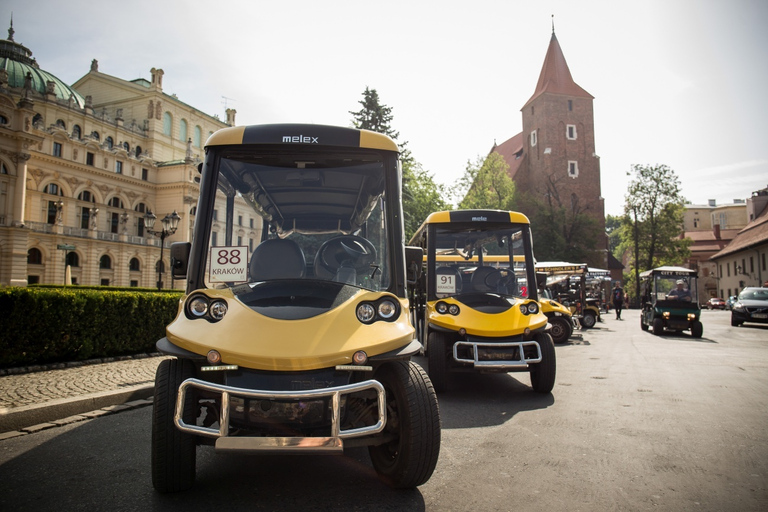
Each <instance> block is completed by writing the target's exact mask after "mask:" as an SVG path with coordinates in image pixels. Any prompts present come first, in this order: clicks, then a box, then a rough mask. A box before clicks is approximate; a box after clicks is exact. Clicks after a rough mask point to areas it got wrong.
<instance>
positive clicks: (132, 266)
mask: <svg viewBox="0 0 768 512" xmlns="http://www.w3.org/2000/svg"><path fill="white" fill-rule="evenodd" d="M128 270H130V271H131V272H139V271H141V262H140V261H139V258H131V261H130V262H129V263H128Z"/></svg>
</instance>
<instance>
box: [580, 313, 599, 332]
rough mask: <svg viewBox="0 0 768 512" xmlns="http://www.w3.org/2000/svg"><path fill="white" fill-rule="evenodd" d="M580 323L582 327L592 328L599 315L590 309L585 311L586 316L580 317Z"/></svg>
mask: <svg viewBox="0 0 768 512" xmlns="http://www.w3.org/2000/svg"><path fill="white" fill-rule="evenodd" d="M579 323H581V328H582V329H591V328H593V327H594V326H595V324H596V323H597V316H596V315H595V314H594V313H592V312H590V311H588V312H586V313H584V316H582V317H581V318H579Z"/></svg>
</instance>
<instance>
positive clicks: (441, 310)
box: [435, 302, 448, 315]
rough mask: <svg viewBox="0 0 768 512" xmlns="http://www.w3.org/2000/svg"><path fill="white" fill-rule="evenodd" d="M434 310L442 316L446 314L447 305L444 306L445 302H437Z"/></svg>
mask: <svg viewBox="0 0 768 512" xmlns="http://www.w3.org/2000/svg"><path fill="white" fill-rule="evenodd" d="M435 309H436V310H437V312H438V313H440V314H441V315H444V314H446V313H447V312H448V304H446V303H445V302H438V303H437V304H436V305H435Z"/></svg>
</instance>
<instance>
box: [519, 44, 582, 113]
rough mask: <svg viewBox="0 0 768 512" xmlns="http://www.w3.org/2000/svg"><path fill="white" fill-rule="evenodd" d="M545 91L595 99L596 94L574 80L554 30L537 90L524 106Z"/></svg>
mask: <svg viewBox="0 0 768 512" xmlns="http://www.w3.org/2000/svg"><path fill="white" fill-rule="evenodd" d="M545 92H548V93H553V94H567V95H569V96H581V97H585V98H593V99H594V96H592V95H591V94H589V93H588V92H587V91H585V90H584V89H582V88H581V87H579V86H578V85H577V84H576V82H574V81H573V77H572V76H571V70H570V69H568V63H567V62H565V56H564V55H563V50H562V49H561V48H560V43H558V41H557V37H555V33H554V31H553V32H552V39H550V41H549V48H548V49H547V56H546V57H545V58H544V65H543V66H542V68H541V74H540V75H539V82H538V83H537V84H536V91H535V92H534V93H533V96H531V98H530V99H529V100H528V101H527V102H526V103H525V105H523V108H525V107H526V106H527V105H528V104H529V103H530V102H532V101H533V100H534V99H535V98H537V97H538V96H539V95H541V94H542V93H545Z"/></svg>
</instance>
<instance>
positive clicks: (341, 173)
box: [205, 148, 391, 291]
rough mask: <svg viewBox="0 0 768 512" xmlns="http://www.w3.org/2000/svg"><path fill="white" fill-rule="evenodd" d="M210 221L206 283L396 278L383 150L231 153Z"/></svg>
mask: <svg viewBox="0 0 768 512" xmlns="http://www.w3.org/2000/svg"><path fill="white" fill-rule="evenodd" d="M218 164H219V169H220V172H219V179H218V191H217V194H216V200H215V203H214V208H213V218H212V222H211V227H210V233H209V235H208V237H209V245H208V247H209V250H208V261H207V266H206V272H205V279H206V285H207V286H209V287H214V288H220V287H226V286H233V285H237V284H241V283H255V282H262V281H273V280H282V279H294V280H295V279H306V280H317V279H320V280H330V281H337V282H341V283H344V284H348V285H353V286H359V287H362V288H367V289H370V290H377V291H378V290H383V289H386V288H387V287H388V286H389V282H390V272H391V269H390V266H391V264H390V254H389V252H388V250H387V229H388V226H387V223H386V221H385V219H386V218H387V216H386V208H387V198H386V194H385V164H384V162H383V158H382V156H381V154H380V153H378V152H372V151H361V150H355V149H352V150H343V149H338V148H337V149H332V150H325V151H322V150H321V149H313V150H312V152H311V153H308V154H304V153H302V154H301V158H297V156H296V154H295V152H293V153H289V152H287V151H285V150H281V149H280V148H276V149H273V150H272V151H264V150H260V151H259V153H257V154H254V153H253V152H251V153H249V152H248V151H246V150H243V149H233V150H231V151H229V152H227V151H225V152H224V154H223V155H222V156H221V157H220V158H219V160H218Z"/></svg>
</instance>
